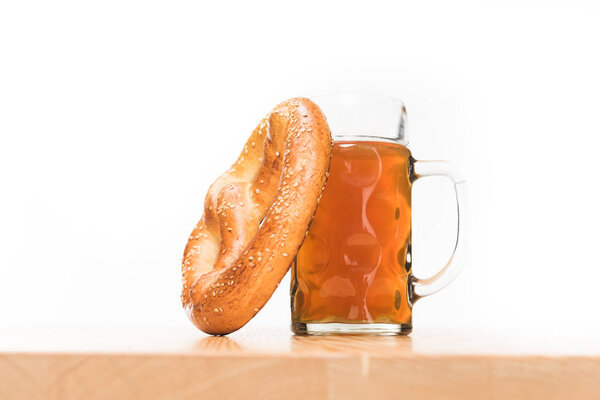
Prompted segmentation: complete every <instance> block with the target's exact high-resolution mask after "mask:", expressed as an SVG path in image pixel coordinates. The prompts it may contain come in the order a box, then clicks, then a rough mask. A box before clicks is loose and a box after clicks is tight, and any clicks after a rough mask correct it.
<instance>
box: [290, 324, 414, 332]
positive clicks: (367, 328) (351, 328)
mask: <svg viewBox="0 0 600 400" xmlns="http://www.w3.org/2000/svg"><path fill="white" fill-rule="evenodd" d="M292 332H294V334H296V335H408V334H409V333H411V332H412V324H410V323H408V324H377V323H364V324H349V323H339V322H327V323H312V322H308V323H306V322H292Z"/></svg>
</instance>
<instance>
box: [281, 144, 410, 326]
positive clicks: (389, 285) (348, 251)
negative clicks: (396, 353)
mask: <svg viewBox="0 0 600 400" xmlns="http://www.w3.org/2000/svg"><path fill="white" fill-rule="evenodd" d="M410 163H411V154H410V151H409V150H408V149H407V148H406V147H404V146H402V145H400V144H394V143H385V142H369V141H356V142H354V141H343V142H335V143H334V147H333V157H332V160H331V167H330V171H329V179H328V182H327V186H326V187H325V191H324V192H323V197H322V198H321V202H320V204H319V207H318V208H317V212H316V214H315V217H314V220H313V223H312V225H311V227H310V229H309V232H308V235H307V237H306V240H305V241H304V244H303V245H302V247H301V249H300V251H299V253H298V256H297V258H296V261H295V262H296V265H295V268H293V274H292V287H291V294H292V320H293V322H294V323H295V324H303V323H331V322H333V323H336V322H337V323H352V324H360V323H387V324H405V323H410V321H411V308H412V307H411V301H410V299H409V298H408V297H409V296H410V287H411V286H410V279H411V196H410V193H411V176H410Z"/></svg>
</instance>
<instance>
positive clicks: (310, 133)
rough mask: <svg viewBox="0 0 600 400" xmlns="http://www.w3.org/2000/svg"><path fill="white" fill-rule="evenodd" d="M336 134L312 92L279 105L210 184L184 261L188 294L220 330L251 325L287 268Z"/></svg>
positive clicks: (197, 311)
mask: <svg viewBox="0 0 600 400" xmlns="http://www.w3.org/2000/svg"><path fill="white" fill-rule="evenodd" d="M331 147H332V140H331V133H330V131H329V126H328V125H327V121H326V119H325V116H324V115H323V114H322V112H321V110H320V109H319V107H318V106H317V105H316V104H314V103H313V102H312V101H310V100H309V99H306V98H294V99H290V100H287V101H284V102H283V103H281V104H279V105H278V106H277V107H275V109H274V110H273V111H271V112H270V113H269V114H268V115H267V116H266V117H265V118H264V119H263V120H262V121H261V122H260V124H259V125H258V126H257V127H256V129H254V131H253V132H252V135H250V138H249V139H248V141H247V142H246V145H245V146H244V149H243V151H242V153H241V154H240V156H239V158H238V159H237V161H236V162H235V164H233V166H232V167H231V168H230V169H229V170H228V171H227V172H225V173H224V174H223V175H221V176H220V177H219V178H217V180H216V181H215V182H214V183H213V184H212V185H211V186H210V188H209V190H208V193H207V195H206V199H205V203H204V215H203V216H202V219H201V220H200V221H199V222H198V224H197V225H196V227H195V229H194V230H193V232H192V234H191V235H190V237H189V240H188V243H187V246H186V248H185V252H184V257H183V262H182V276H183V291H182V295H181V301H182V304H183V307H184V309H185V310H186V313H187V314H188V316H189V318H190V319H191V321H192V322H193V323H194V325H196V326H197V327H198V328H199V329H200V330H202V331H204V332H206V333H209V334H214V335H224V334H228V333H231V332H233V331H235V330H237V329H239V328H241V327H242V326H244V325H245V324H246V323H247V322H248V321H249V320H250V319H251V318H252V317H254V315H256V313H257V312H258V311H259V310H260V309H261V308H262V307H263V306H264V305H265V303H266V302H267V301H268V300H269V298H270V297H271V295H272V294H273V292H274V291H275V289H276V288H277V286H278V285H279V282H280V281H281V279H282V278H283V276H284V275H285V274H286V272H287V271H288V269H289V267H290V265H291V263H292V261H293V259H294V256H295V255H296V253H297V251H298V249H299V248H300V245H301V244H302V241H303V240H304V238H305V236H306V233H307V230H308V226H309V224H310V222H311V220H312V217H313V215H314V213H315V210H316V208H317V204H318V202H319V200H320V198H321V194H322V192H323V189H324V187H325V182H326V179H327V175H328V170H329V162H330V159H331Z"/></svg>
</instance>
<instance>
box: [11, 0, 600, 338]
mask: <svg viewBox="0 0 600 400" xmlns="http://www.w3.org/2000/svg"><path fill="white" fill-rule="evenodd" d="M599 21H600V8H599V7H598V6H593V5H592V2H589V3H584V2H577V1H551V2H542V1H539V2H537V1H508V2H506V1H504V2H487V3H486V4H481V3H480V2H465V1H451V2H447V1H433V2H432V1H420V2H404V3H400V2H389V3H385V2H378V1H369V2H364V1H361V2H351V1H343V2H325V1H302V2H298V1H296V2H289V3H286V2H282V1H273V2H262V1H246V2H239V3H233V2H218V1H211V2H205V3H202V2H198V1H187V2H178V1H131V0H125V1H123V0H119V1H102V2H100V1H98V2H81V1H71V2H69V1H52V2H47V1H40V2H32V1H3V2H1V3H0V140H1V141H0V191H1V192H0V324H4V325H19V324H105V325H114V324H165V325H184V326H189V325H188V324H189V323H188V321H187V319H186V317H185V316H184V313H183V312H182V310H181V307H180V303H179V292H180V272H179V263H180V259H181V255H182V252H183V248H184V245H185V243H186V240H187V237H188V234H189V233H190V231H191V229H192V227H193V226H194V224H195V223H196V221H197V219H198V218H199V217H200V215H201V212H202V204H203V197H204V194H205V191H206V189H207V188H208V186H209V184H210V183H211V182H212V181H213V180H214V179H215V178H216V177H217V176H218V175H219V174H220V173H222V171H224V170H225V169H226V168H227V167H228V165H229V164H230V163H232V162H233V161H234V160H235V158H236V156H237V153H238V152H239V151H240V150H241V147H242V145H243V143H244V141H245V139H246V137H247V136H248V135H249V134H250V132H251V130H252V129H253V128H254V126H255V125H256V123H257V122H258V121H259V119H260V118H261V117H262V116H263V115H264V114H266V113H267V112H268V111H269V110H270V109H271V108H272V107H273V106H274V105H275V104H276V103H277V102H279V101H281V100H284V99H286V98H289V97H294V96H312V95H317V94H323V93H332V92H365V93H381V94H387V95H392V96H395V97H398V98H401V99H402V100H404V102H405V103H406V105H407V108H408V114H409V124H408V133H409V137H410V147H411V149H412V151H413V154H414V155H415V157H416V158H420V159H448V160H452V161H454V162H455V163H456V164H457V165H458V167H459V168H460V170H461V171H462V173H463V175H464V176H465V178H466V179H467V180H468V184H469V202H470V204H469V205H470V210H469V211H470V227H471V235H470V244H469V265H468V266H467V267H466V269H465V270H464V272H463V274H462V275H461V276H460V277H459V278H458V279H457V280H456V281H455V282H454V283H453V284H452V285H451V286H450V287H448V288H447V289H445V290H444V291H442V292H440V293H439V294H437V295H434V296H432V297H431V298H428V299H425V300H422V301H421V302H419V303H418V304H417V305H416V307H415V317H414V324H415V326H416V329H418V328H419V327H424V326H438V327H444V326H452V327H462V326H479V325H483V326H491V327H498V328H506V327H509V328H510V329H513V330H514V329H565V327H566V326H570V329H575V330H584V329H586V328H593V327H596V328H597V327H600V318H598V315H599V311H598V307H599V306H600V295H599V294H598V285H599V283H600V262H599V261H598V260H599V258H600V256H599V253H598V249H599V244H598V241H599V239H600V235H599V229H598V227H599V226H600V211H599V210H600V206H599V204H600V195H599V194H598V190H597V187H598V180H599V176H600V175H599V174H598V172H600V171H599V169H598V164H597V158H598V154H599V149H598V145H599V144H600V142H599V140H598V137H599V135H600V122H599V118H598V116H599V113H600V95H599V93H600V51H599V39H600V24H599ZM450 190H451V189H450V186H449V184H448V183H447V182H445V181H444V180H437V179H431V180H430V181H423V182H420V183H418V184H417V185H415V193H414V199H413V202H414V209H415V211H414V213H415V215H414V225H415V226H414V235H413V242H414V244H415V245H414V250H415V253H414V257H413V259H414V268H415V271H416V272H417V274H419V275H421V276H424V275H427V274H429V273H432V272H434V271H435V270H436V268H438V267H439V266H441V264H442V263H443V262H444V261H445V259H446V258H447V257H448V255H449V252H450V249H451V246H452V235H453V230H454V225H453V224H454V223H455V219H454V215H453V208H452V197H451V191H450ZM288 285H289V280H287V279H286V280H285V281H284V282H283V285H282V287H280V290H279V291H278V292H277V293H276V295H275V296H274V297H273V298H272V300H271V302H270V303H269V304H268V306H267V307H266V308H265V309H264V310H263V311H261V313H260V314H259V316H258V317H257V319H255V320H254V321H252V322H251V324H253V325H255V326H256V325H282V326H285V325H287V324H288V323H289V311H288V310H289V300H288V295H287V291H288Z"/></svg>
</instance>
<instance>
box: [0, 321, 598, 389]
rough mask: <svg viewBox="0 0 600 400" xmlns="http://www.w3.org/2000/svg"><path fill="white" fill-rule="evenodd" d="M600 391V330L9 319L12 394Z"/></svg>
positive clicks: (4, 341) (2, 347)
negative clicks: (388, 333)
mask: <svg viewBox="0 0 600 400" xmlns="http://www.w3.org/2000/svg"><path fill="white" fill-rule="evenodd" d="M388 398H389V399H392V398H393V399H506V398H523V399H534V398H536V399H537V398H540V399H542V398H543V399H577V398H595V399H600V336H599V335H598V334H597V333H596V332H586V333H581V334H566V333H547V332H546V333H544V332H538V333H536V334H521V333H518V332H511V333H508V334H503V333H502V332H495V331H491V330H488V331H485V330H477V331H472V330H464V331H448V330H445V329H416V330H415V332H414V333H413V334H412V335H411V336H407V337H372V336H371V337H370V336H362V337H360V336H354V337H352V336H346V337H341V336H337V337H306V336H305V337H298V336H292V335H291V334H290V333H289V332H288V331H287V330H285V329H282V328H277V329H266V328H262V329H258V328H255V329H242V330H241V331H240V332H238V333H235V334H233V335H231V336H229V337H210V336H206V335H204V334H202V333H200V332H198V331H195V330H194V328H192V327H185V326H182V327H172V328H165V327H162V328H157V327H144V328H142V327H138V328H119V327H113V328H93V327H87V328H81V327H78V328H75V327H69V328H67V327H62V328H56V327H55V328H48V327H45V328H44V327H19V328H2V330H1V331H0V399H2V400H12V399H27V400H35V399H61V400H70V399H86V400H93V399H113V400H114V399H169V400H178V399H195V400H199V399H311V400H313V399H315V400H316V399H388Z"/></svg>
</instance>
